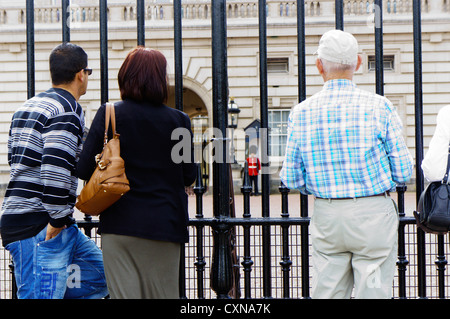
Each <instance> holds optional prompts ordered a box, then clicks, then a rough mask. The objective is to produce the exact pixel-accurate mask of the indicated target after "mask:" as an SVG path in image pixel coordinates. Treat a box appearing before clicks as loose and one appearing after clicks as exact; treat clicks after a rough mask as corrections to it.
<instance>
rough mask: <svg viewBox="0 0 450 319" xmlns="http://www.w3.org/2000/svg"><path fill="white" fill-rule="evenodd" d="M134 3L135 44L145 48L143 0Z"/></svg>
mask: <svg viewBox="0 0 450 319" xmlns="http://www.w3.org/2000/svg"><path fill="white" fill-rule="evenodd" d="M136 2H137V3H136V11H137V12H136V20H137V44H138V45H142V46H145V3H144V0H136ZM174 6H175V3H174ZM175 17H176V16H175Z"/></svg>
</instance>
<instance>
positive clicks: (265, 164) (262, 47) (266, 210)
mask: <svg viewBox="0 0 450 319" xmlns="http://www.w3.org/2000/svg"><path fill="white" fill-rule="evenodd" d="M258 6H259V7H258V9H259V68H260V70H259V77H260V79H259V91H260V116H261V128H262V129H263V130H262V132H261V133H260V135H259V136H260V145H261V153H260V154H261V172H262V174H261V182H262V183H261V184H262V185H261V186H262V193H261V194H262V196H261V201H262V202H261V209H262V216H263V217H269V216H270V203H269V196H270V175H269V174H268V172H267V170H268V168H269V152H268V151H269V139H268V128H269V112H268V101H267V99H268V94H267V92H268V91H267V11H266V1H265V0H259V3H258ZM262 236H263V247H262V249H263V254H264V259H263V285H264V287H263V290H264V297H265V298H270V297H271V294H272V272H271V260H272V258H271V247H270V246H271V245H270V227H263V229H262Z"/></svg>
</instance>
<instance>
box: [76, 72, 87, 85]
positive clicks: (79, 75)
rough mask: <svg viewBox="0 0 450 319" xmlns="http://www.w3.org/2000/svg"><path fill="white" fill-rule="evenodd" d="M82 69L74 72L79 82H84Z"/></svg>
mask: <svg viewBox="0 0 450 319" xmlns="http://www.w3.org/2000/svg"><path fill="white" fill-rule="evenodd" d="M84 73H85V72H84V70H81V71H80V72H78V73H77V74H75V79H77V80H79V81H80V82H81V83H83V82H84Z"/></svg>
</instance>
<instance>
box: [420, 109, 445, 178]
mask: <svg viewBox="0 0 450 319" xmlns="http://www.w3.org/2000/svg"><path fill="white" fill-rule="evenodd" d="M449 121H450V105H448V106H446V107H444V108H442V109H441V110H439V113H438V115H437V117H436V130H435V132H434V134H433V137H432V138H431V141H430V145H429V148H428V151H427V153H426V155H425V157H424V159H423V161H422V170H423V175H424V176H425V178H426V179H427V180H429V181H440V180H442V179H443V177H444V175H445V169H446V168H447V160H448V150H449V143H450V122H449Z"/></svg>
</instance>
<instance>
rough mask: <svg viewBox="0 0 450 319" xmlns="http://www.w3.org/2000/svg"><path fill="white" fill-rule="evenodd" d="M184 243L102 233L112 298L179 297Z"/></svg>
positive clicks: (105, 265)
mask: <svg viewBox="0 0 450 319" xmlns="http://www.w3.org/2000/svg"><path fill="white" fill-rule="evenodd" d="M180 247H181V246H180V244H179V243H171V242H164V241H155V240H149V239H144V238H138V237H132V236H123V235H113V234H102V250H103V261H104V267H105V276H106V283H107V285H108V291H109V294H110V297H111V299H178V298H180V296H179V286H178V284H179V283H178V278H179V270H180V269H179V267H180Z"/></svg>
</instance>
